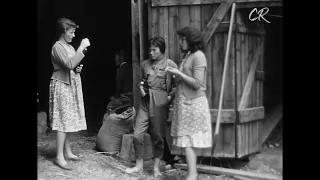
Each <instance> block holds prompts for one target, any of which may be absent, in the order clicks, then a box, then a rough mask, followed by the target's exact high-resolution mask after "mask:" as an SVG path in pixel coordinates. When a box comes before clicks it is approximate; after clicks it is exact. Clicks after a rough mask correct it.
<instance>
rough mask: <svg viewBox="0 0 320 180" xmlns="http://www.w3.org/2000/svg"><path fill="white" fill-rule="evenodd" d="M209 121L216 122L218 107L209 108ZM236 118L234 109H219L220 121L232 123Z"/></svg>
mask: <svg viewBox="0 0 320 180" xmlns="http://www.w3.org/2000/svg"><path fill="white" fill-rule="evenodd" d="M210 114H211V122H212V123H216V122H217V118H218V109H210ZM235 119H236V113H235V111H234V109H221V120H220V123H234V122H235Z"/></svg>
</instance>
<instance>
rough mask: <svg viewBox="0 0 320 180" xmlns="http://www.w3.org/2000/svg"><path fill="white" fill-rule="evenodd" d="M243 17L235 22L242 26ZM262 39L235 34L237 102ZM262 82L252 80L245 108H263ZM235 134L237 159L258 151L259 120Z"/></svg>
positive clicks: (249, 123) (261, 69)
mask: <svg viewBox="0 0 320 180" xmlns="http://www.w3.org/2000/svg"><path fill="white" fill-rule="evenodd" d="M242 18H243V15H242V14H241V13H239V12H238V13H237V22H238V23H240V24H242V23H243V21H242ZM261 38H263V34H262V35H261V34H254V33H241V32H237V33H236V53H237V55H236V57H237V60H236V62H237V63H236V68H237V82H238V83H237V100H238V103H239V101H240V99H241V95H242V93H243V89H244V86H245V83H246V79H247V76H248V73H249V71H250V65H251V63H252V61H253V55H254V53H255V51H256V48H257V45H258V43H259V41H260V40H261ZM263 49H264V48H262V52H261V54H260V55H259V58H260V59H259V63H258V65H257V69H256V70H257V71H263V52H264V50H263ZM262 100H263V81H261V80H257V79H254V81H253V85H252V89H251V92H250V96H249V101H248V105H247V107H246V108H251V107H258V106H263V101H262ZM237 128H238V132H237V141H238V146H237V150H238V151H237V152H238V154H237V155H238V157H239V158H241V157H243V156H246V155H249V154H251V153H254V152H256V151H257V150H259V148H260V146H261V142H260V141H259V138H260V129H261V120H254V121H250V122H245V123H241V124H240V125H239V126H238V127H237Z"/></svg>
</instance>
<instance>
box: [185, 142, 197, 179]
mask: <svg viewBox="0 0 320 180" xmlns="http://www.w3.org/2000/svg"><path fill="white" fill-rule="evenodd" d="M185 151H186V158H187V163H188V177H187V179H186V180H196V179H197V167H196V165H197V156H196V153H195V152H194V150H193V148H192V147H186V148H185Z"/></svg>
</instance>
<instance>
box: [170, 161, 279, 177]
mask: <svg viewBox="0 0 320 180" xmlns="http://www.w3.org/2000/svg"><path fill="white" fill-rule="evenodd" d="M174 166H175V167H176V168H180V169H184V170H187V169H188V165H187V164H174ZM197 170H198V171H199V172H203V173H210V174H217V175H227V176H231V177H233V176H242V177H247V178H252V179H256V180H281V179H282V177H279V176H275V175H270V174H261V173H253V172H247V171H242V170H236V169H228V168H222V167H213V166H211V167H210V166H203V165H198V166H197Z"/></svg>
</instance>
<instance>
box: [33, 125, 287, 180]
mask: <svg viewBox="0 0 320 180" xmlns="http://www.w3.org/2000/svg"><path fill="white" fill-rule="evenodd" d="M55 138H56V133H55V132H54V131H52V132H50V133H49V134H48V135H43V136H41V137H39V138H38V179H39V180H58V179H59V180H60V179H70V180H151V179H154V178H153V176H152V168H153V166H152V165H153V160H149V161H146V162H145V164H144V167H145V169H144V171H143V173H142V174H133V175H132V174H126V173H124V172H123V169H124V168H125V167H131V166H134V164H133V163H131V162H127V161H124V160H122V159H121V158H120V157H119V156H117V155H116V156H106V155H104V154H101V153H98V152H97V151H96V150H95V138H96V136H95V134H92V133H88V132H86V131H82V132H79V133H76V134H74V135H73V136H72V137H71V147H72V149H73V152H74V153H75V154H76V155H78V156H80V157H81V158H82V159H83V160H82V161H78V162H72V161H70V163H72V164H73V165H74V169H73V170H72V171H66V170H63V169H61V168H59V167H57V166H56V165H54V164H53V159H54V158H55V151H56V144H55V143H56V140H55ZM277 143H278V144H277ZM270 144H272V145H270ZM276 145H277V146H276ZM249 159H250V161H240V160H230V161H228V164H229V167H231V168H235V169H241V170H245V171H250V172H261V173H265V174H273V175H277V176H280V177H282V141H280V142H279V139H278V140H277V142H275V141H273V142H271V141H269V142H268V143H267V144H266V145H264V148H262V149H261V151H260V152H258V153H257V154H255V155H253V156H251V157H250V158H249ZM230 162H231V163H230ZM161 164H162V165H161V170H162V171H163V175H162V176H161V177H160V178H159V179H161V180H184V179H185V177H186V175H187V171H185V170H181V169H169V170H166V171H165V167H164V166H165V164H164V162H162V163H161ZM198 179H199V180H209V179H210V180H232V179H233V178H231V177H228V176H226V175H221V176H216V175H212V174H210V175H209V174H203V173H199V176H198Z"/></svg>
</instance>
